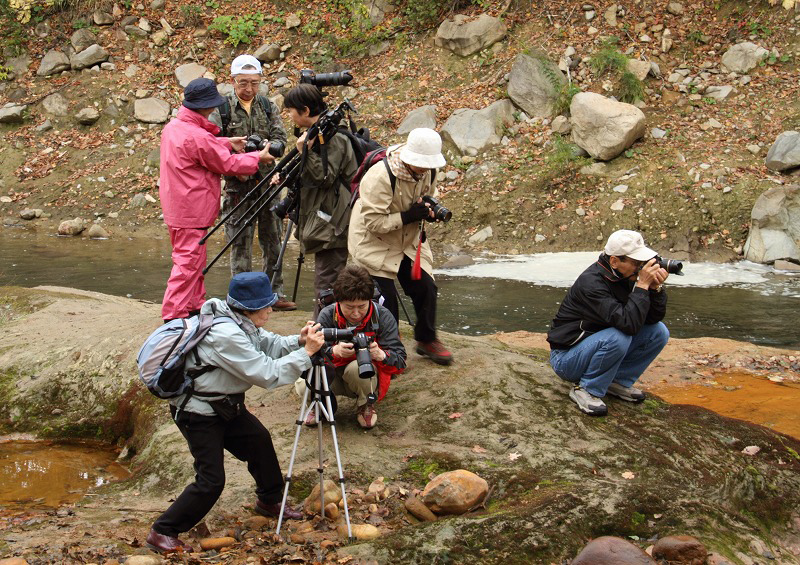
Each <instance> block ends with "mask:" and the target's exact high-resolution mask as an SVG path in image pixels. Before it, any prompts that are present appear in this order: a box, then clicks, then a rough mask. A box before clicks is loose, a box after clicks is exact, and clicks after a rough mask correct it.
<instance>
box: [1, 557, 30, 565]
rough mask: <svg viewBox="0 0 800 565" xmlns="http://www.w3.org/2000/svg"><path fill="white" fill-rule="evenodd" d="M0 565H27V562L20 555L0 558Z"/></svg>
mask: <svg viewBox="0 0 800 565" xmlns="http://www.w3.org/2000/svg"><path fill="white" fill-rule="evenodd" d="M0 565H28V562H27V561H25V560H24V559H23V558H22V557H8V558H6V559H0Z"/></svg>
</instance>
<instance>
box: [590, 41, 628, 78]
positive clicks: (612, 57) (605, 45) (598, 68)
mask: <svg viewBox="0 0 800 565" xmlns="http://www.w3.org/2000/svg"><path fill="white" fill-rule="evenodd" d="M618 43H619V39H618V38H616V37H609V38H607V39H604V40H603V42H602V43H601V44H600V49H599V50H598V51H597V52H596V53H595V54H594V55H592V56H591V57H590V58H589V66H591V67H592V70H593V71H594V72H595V73H596V74H597V75H603V74H605V73H607V72H612V73H621V72H623V71H624V70H625V66H626V65H627V64H628V58H627V57H626V56H625V55H624V54H622V53H621V52H620V50H619V48H618V47H617V44H618Z"/></svg>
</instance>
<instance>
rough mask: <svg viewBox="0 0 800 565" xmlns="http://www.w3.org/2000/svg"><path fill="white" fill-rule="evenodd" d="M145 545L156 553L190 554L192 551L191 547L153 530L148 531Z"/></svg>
mask: <svg viewBox="0 0 800 565" xmlns="http://www.w3.org/2000/svg"><path fill="white" fill-rule="evenodd" d="M145 545H147V547H149V548H150V549H152V550H153V551H157V552H158V553H173V552H176V551H182V552H185V553H192V551H193V550H192V546H191V545H189V544H187V543H185V542H182V541H181V540H179V539H178V538H174V537H172V536H165V535H164V534H159V533H158V532H157V531H155V530H150V533H149V534H147V539H146V540H145Z"/></svg>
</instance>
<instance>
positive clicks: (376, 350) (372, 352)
mask: <svg viewBox="0 0 800 565" xmlns="http://www.w3.org/2000/svg"><path fill="white" fill-rule="evenodd" d="M369 357H370V359H372V360H373V361H383V360H384V359H386V352H385V351H384V350H383V349H381V348H380V346H379V345H378V343H377V342H375V341H373V342H372V343H370V344H369Z"/></svg>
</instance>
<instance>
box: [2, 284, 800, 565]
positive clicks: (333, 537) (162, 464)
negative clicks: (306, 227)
mask: <svg viewBox="0 0 800 565" xmlns="http://www.w3.org/2000/svg"><path fill="white" fill-rule="evenodd" d="M1 296H2V303H3V304H4V305H5V306H6V307H5V308H3V309H2V311H1V313H0V316H2V318H0V328H2V337H0V375H2V379H1V380H0V382H1V383H2V386H0V417H2V422H3V426H4V428H5V430H6V431H17V432H20V431H28V432H32V433H38V434H42V435H48V436H59V437H73V436H84V437H85V436H91V437H103V438H105V439H106V440H108V441H111V442H115V443H116V445H118V446H119V448H120V449H122V451H123V452H124V454H125V457H127V459H126V461H127V463H128V465H129V466H130V468H131V470H132V472H133V474H134V475H133V478H132V479H130V480H128V481H125V482H123V483H117V484H115V485H111V486H108V487H103V488H101V489H98V490H96V491H94V492H93V493H92V494H91V496H88V497H85V498H84V499H83V500H82V501H81V502H79V503H78V504H76V505H75V506H74V507H70V508H65V509H61V510H59V511H58V512H53V513H50V514H37V515H23V516H16V517H6V518H4V522H3V530H2V535H0V540H2V541H1V542H0V543H1V544H2V545H0V555H2V556H9V557H10V556H17V557H24V558H26V559H27V560H28V562H29V563H31V564H35V563H51V562H56V561H58V562H60V560H62V559H67V561H70V562H97V563H104V562H108V563H111V562H112V561H111V560H112V559H116V560H118V561H120V562H122V561H123V560H124V559H126V558H128V557H129V556H131V555H134V554H146V553H147V551H146V550H144V549H143V548H142V547H141V546H142V540H143V537H144V535H145V534H146V532H147V529H148V528H149V525H150V523H151V521H152V519H153V518H154V516H156V515H157V513H158V512H159V511H161V510H162V509H163V508H164V507H165V506H166V504H167V501H168V500H169V499H170V498H172V497H174V496H175V495H177V494H178V492H179V491H180V490H181V489H182V488H183V486H184V485H185V484H186V483H187V482H188V481H189V480H191V475H192V470H191V461H190V457H189V455H188V453H187V452H186V448H185V444H184V442H183V440H182V438H181V437H180V434H179V433H178V432H177V429H176V428H175V427H174V425H173V424H172V423H171V422H170V421H169V418H168V416H167V414H166V407H165V405H164V404H163V403H161V402H159V401H157V400H156V399H154V398H153V397H151V396H149V395H148V394H147V393H146V391H143V390H142V388H141V387H140V386H139V385H138V383H137V381H136V376H135V366H134V363H133V359H134V356H135V353H136V350H137V348H138V346H139V344H140V343H141V341H142V340H143V338H144V337H145V336H146V335H147V333H149V331H150V330H152V329H153V328H154V327H156V326H157V325H158V323H159V318H158V316H159V312H158V306H157V305H154V304H147V303H143V302H139V301H135V300H130V299H125V298H118V297H111V296H106V295H101V294H97V293H89V292H83V291H75V290H71V289H64V288H35V289H21V288H15V287H6V288H3V289H2V291H1ZM304 319H305V314H303V313H282V314H277V315H275V316H274V318H273V320H271V322H270V326H271V327H272V328H273V329H275V330H276V331H278V332H282V333H290V332H292V331H296V330H297V329H298V328H299V327H300V326H301V324H302V323H303V320H304ZM54 328H57V331H54ZM403 334H404V335H403V337H404V340H406V343H407V344H408V343H409V340H410V335H409V332H408V328H407V327H405V328H404V329H403ZM535 339H536V337H535V336H534V337H533V338H531V336H521V335H509V334H505V335H500V336H497V337H493V336H487V337H465V336H457V335H448V336H447V340H448V344H450V345H452V346H453V349H454V352H455V354H456V356H457V362H456V364H454V365H453V366H451V367H439V366H435V365H432V364H430V363H428V362H426V361H424V360H422V359H420V358H419V357H418V356H416V355H415V354H414V353H411V354H410V369H409V371H408V373H407V374H404V375H403V376H401V377H399V378H398V379H396V380H395V381H394V382H393V383H392V388H391V390H390V393H389V396H388V397H387V400H386V401H385V402H384V403H383V404H381V405H380V406H379V413H380V424H379V425H378V427H377V428H376V429H375V430H373V431H372V432H369V433H367V432H364V431H362V430H360V429H359V428H358V427H357V426H356V425H355V422H354V408H353V407H352V406H350V405H349V404H348V403H347V402H342V403H341V409H340V413H339V414H338V416H339V420H338V423H339V425H338V426H337V429H338V434H339V442H340V445H341V453H342V458H343V464H344V468H345V477H346V479H347V487H348V492H349V495H348V497H349V501H350V504H351V517H352V519H353V521H354V523H357V524H362V523H363V524H370V525H373V526H376V527H377V528H378V531H379V533H380V536H379V537H378V538H377V539H375V540H373V541H369V542H363V543H359V544H356V545H348V544H346V543H345V542H344V540H342V539H341V536H339V534H338V533H337V532H336V528H335V524H331V525H327V524H324V523H319V522H318V521H312V522H304V523H290V524H289V525H288V527H287V530H286V533H287V534H291V537H290V538H288V539H287V541H277V540H276V539H274V538H273V537H272V535H271V533H270V531H271V529H272V528H274V524H273V523H271V522H261V521H254V520H249V518H251V517H252V512H251V510H250V509H249V505H250V504H252V497H253V493H252V484H251V480H250V479H249V476H248V475H247V472H246V469H245V468H244V466H243V465H242V464H240V463H239V462H237V461H233V460H231V461H228V462H227V464H226V465H227V470H228V473H227V475H228V477H227V486H226V489H225V492H224V494H223V497H222V499H221V500H220V502H219V504H218V505H217V506H216V507H215V509H214V510H213V511H212V512H211V514H209V516H208V518H207V519H206V521H205V522H204V524H203V525H202V527H198V528H196V529H195V530H193V531H192V532H191V533H190V534H189V535H188V536H187V537H188V538H189V539H190V540H191V541H193V542H196V541H197V540H198V539H199V538H204V537H209V536H226V535H230V536H231V537H233V538H234V540H235V543H234V544H233V546H231V547H230V548H229V549H226V550H225V552H223V553H221V554H214V553H204V554H202V555H201V556H197V558H192V557H190V558H189V562H201V561H200V559H201V558H202V561H203V562H206V561H208V560H210V561H215V560H216V561H224V562H227V563H245V562H248V563H249V562H253V559H256V560H257V559H259V558H261V559H262V560H264V561H265V562H270V563H272V562H306V561H307V562H312V561H317V562H326V563H328V562H329V563H333V562H341V563H348V562H350V563H370V562H371V563H374V562H377V563H407V562H431V561H433V560H435V559H441V558H442V557H443V556H446V557H447V558H448V560H449V561H450V562H453V563H474V562H480V563H523V562H524V563H531V562H534V563H557V562H561V560H564V559H571V558H572V557H574V556H575V555H577V554H578V552H579V551H580V549H581V548H582V547H583V546H584V545H585V543H586V542H587V541H588V540H589V539H591V538H595V537H597V536H601V535H616V536H622V537H627V538H628V539H632V540H639V542H638V543H640V544H641V545H642V547H644V546H645V545H649V544H650V543H652V542H651V541H647V540H655V539H658V538H661V537H663V536H666V535H669V534H691V535H694V536H695V537H697V538H699V539H700V540H701V541H702V542H703V543H704V544H705V545H706V547H708V549H709V550H711V551H715V552H717V553H719V554H721V555H723V556H725V557H726V558H728V559H730V560H731V562H739V563H754V562H760V561H759V560H760V559H762V557H760V556H759V555H758V553H757V552H754V551H755V550H754V549H753V548H761V547H765V548H768V549H769V551H770V552H771V553H772V554H773V556H774V557H776V560H775V562H776V563H787V564H788V563H797V562H798V559H799V558H800V545H799V544H800V537H798V536H800V523H799V522H800V517H798V516H797V514H796V508H797V507H798V503H800V495H798V492H800V489H798V487H800V479H798V477H799V476H800V474H798V471H800V459H798V458H797V453H798V452H800V442H798V441H797V440H795V439H792V438H790V437H787V436H784V435H781V434H777V433H775V432H773V431H770V430H768V429H766V428H763V427H760V426H755V425H752V424H749V423H746V422H742V421H740V420H733V419H728V418H724V417H721V416H718V415H716V414H714V413H712V412H709V411H707V410H704V409H701V408H696V407H692V406H676V405H671V404H669V403H666V402H664V401H663V400H661V399H659V398H658V397H652V398H651V399H649V400H647V401H646V402H645V403H644V404H642V405H639V406H629V405H626V404H624V403H622V402H612V403H611V404H610V415H609V416H608V417H606V418H601V419H590V418H587V417H585V416H583V415H581V414H580V413H579V412H578V411H577V410H575V409H574V406H573V405H572V404H571V403H570V402H569V401H568V400H567V397H566V393H567V391H568V387H567V386H565V385H564V384H563V383H561V382H560V381H559V380H558V379H557V378H556V377H555V376H554V375H553V373H552V371H551V370H550V369H549V367H548V366H547V364H546V362H545V360H546V352H545V351H544V350H543V349H542V348H541V347H540V344H539V343H537V342H536V341H535ZM720 343H721V342H719V341H714V342H706V343H705V346H711V348H710V349H705V348H704V345H703V342H702V340H699V341H695V340H687V341H685V342H681V343H677V344H675V346H674V347H675V348H676V349H675V354H674V356H672V355H667V356H665V358H664V359H663V362H664V364H663V366H660V368H659V370H661V371H665V372H667V373H671V374H674V375H675V376H676V378H680V375H681V374H682V373H683V372H684V371H686V370H687V369H689V367H688V366H687V363H689V362H693V363H695V366H697V362H699V359H698V356H701V355H705V356H706V357H705V359H706V360H708V359H710V357H708V356H709V355H711V354H713V353H715V351H716V350H717V348H718V347H719V345H720ZM740 345H741V344H740ZM728 347H729V349H730V350H733V349H734V347H733V344H731V345H729V346H728ZM744 348H746V349H747V351H748V352H752V353H753V354H754V355H757V356H760V357H759V358H761V359H763V360H764V362H769V360H770V359H772V358H773V357H776V355H787V360H788V355H790V354H791V352H776V351H764V350H759V348H757V347H756V346H743V349H744ZM782 359H783V358H780V360H782ZM673 360H674V361H675V362H674V365H672V366H671V365H670V364H671V363H673ZM791 371H796V368H794V369H792V367H791V366H790V367H788V368H787V371H786V372H785V374H786V375H787V377H792V378H793V376H794V375H795V373H792V372H791ZM298 405H299V400H298V397H296V396H295V394H294V392H293V391H292V390H291V387H285V388H282V389H278V390H274V391H270V392H266V391H260V390H253V391H251V392H250V393H248V406H249V408H250V409H251V410H252V411H253V412H254V413H255V414H256V415H257V416H258V417H259V418H260V419H261V420H262V421H263V422H264V423H265V425H267V427H268V428H269V429H270V431H271V433H272V435H273V439H274V442H275V446H276V448H277V451H278V453H279V454H280V457H281V460H282V462H283V464H284V465H286V462H287V458H288V454H289V451H290V447H291V443H292V441H293V437H294V427H293V422H294V420H295V418H296V417H297V409H298ZM327 437H328V436H327V434H326V438H327ZM750 446H757V447H759V451H758V452H757V453H756V454H754V455H749V454H748V453H749V452H751V451H752V450H749V451H743V450H745V448H749V447H750ZM325 454H326V455H325V456H326V476H327V477H328V478H335V470H334V469H335V459H334V457H333V452H332V449H331V445H330V443H328V444H326V446H325ZM316 459H317V450H316V435H315V434H312V433H310V432H306V433H303V434H302V436H301V443H300V449H299V451H298V456H297V467H296V469H295V477H296V478H297V481H296V482H295V483H294V485H293V488H292V491H291V495H292V498H293V499H294V500H295V501H296V502H300V501H301V500H302V499H303V498H304V497H305V496H306V495H307V494H308V493H309V491H310V487H311V486H312V484H313V483H314V482H315V481H316V480H317V473H316V470H315V469H316ZM459 468H463V469H467V470H470V471H472V472H474V473H476V474H478V475H480V476H481V477H483V478H484V479H485V480H486V481H487V482H488V483H489V487H490V493H489V497H488V499H487V500H486V501H484V505H483V506H482V507H479V508H477V509H475V510H473V511H472V512H469V513H467V514H464V515H462V516H457V517H447V518H441V519H439V520H437V521H436V522H431V523H424V524H422V523H419V522H418V521H417V519H416V518H413V517H412V516H411V515H410V514H408V513H407V511H406V510H405V504H404V503H405V500H406V499H407V498H408V497H409V496H412V495H414V493H415V491H416V490H418V489H422V487H423V486H424V485H425V484H426V483H427V482H428V480H429V479H430V478H431V477H432V476H433V475H437V474H439V473H441V472H443V471H447V470H454V469H459ZM379 477H383V478H384V479H383V481H381V482H382V483H383V484H385V485H386V490H385V492H386V496H385V498H384V497H381V498H376V497H375V496H372V497H370V496H369V494H370V493H369V486H370V485H371V484H372V483H373V482H374V481H375V480H376V479H378V478H379ZM256 522H258V523H256ZM325 540H328V541H325ZM323 542H324V543H323ZM195 545H196V544H195ZM215 555H216V557H215ZM142 557H144V555H142ZM192 559H194V561H193V560H192ZM256 562H257V561H256Z"/></svg>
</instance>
